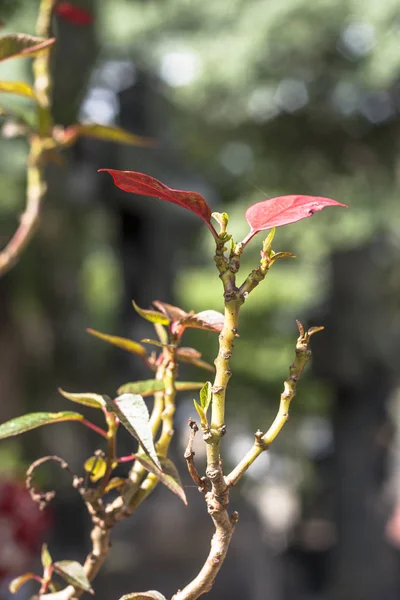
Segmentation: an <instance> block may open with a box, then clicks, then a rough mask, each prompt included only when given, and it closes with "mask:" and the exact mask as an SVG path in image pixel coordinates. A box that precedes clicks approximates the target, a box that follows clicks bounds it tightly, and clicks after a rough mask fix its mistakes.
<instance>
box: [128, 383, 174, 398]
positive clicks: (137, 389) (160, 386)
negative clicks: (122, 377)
mask: <svg viewBox="0 0 400 600" xmlns="http://www.w3.org/2000/svg"><path fill="white" fill-rule="evenodd" d="M164 389H165V384H164V382H163V381H157V379H145V380H143V381H132V382H131V383H125V384H124V385H121V387H120V388H118V395H119V396H120V395H121V394H140V395H141V396H143V398H145V397H146V396H152V395H153V394H155V393H156V392H162V391H163V390H164Z"/></svg>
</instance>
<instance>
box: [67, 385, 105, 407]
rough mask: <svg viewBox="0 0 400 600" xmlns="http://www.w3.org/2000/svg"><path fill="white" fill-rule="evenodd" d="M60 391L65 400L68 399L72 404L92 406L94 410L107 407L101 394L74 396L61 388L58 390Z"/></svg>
mask: <svg viewBox="0 0 400 600" xmlns="http://www.w3.org/2000/svg"><path fill="white" fill-rule="evenodd" d="M58 391H59V392H60V394H61V395H62V396H64V398H67V400H72V402H76V403H77V404H83V405H84V406H91V407H92V408H103V407H104V406H105V405H106V403H105V400H104V396H102V395H100V394H92V393H91V392H86V393H81V394H72V393H71V392H66V391H65V390H62V389H61V388H58Z"/></svg>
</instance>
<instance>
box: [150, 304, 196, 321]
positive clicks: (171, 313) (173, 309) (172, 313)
mask: <svg viewBox="0 0 400 600" xmlns="http://www.w3.org/2000/svg"><path fill="white" fill-rule="evenodd" d="M153 304H154V306H155V307H156V308H158V310H159V311H161V312H162V313H163V314H164V315H165V316H166V317H168V318H169V319H170V320H171V321H181V320H182V319H185V318H186V317H187V316H188V313H187V312H185V311H184V310H182V309H181V308H179V307H178V306H173V305H172V304H167V303H166V302H160V300H154V302H153Z"/></svg>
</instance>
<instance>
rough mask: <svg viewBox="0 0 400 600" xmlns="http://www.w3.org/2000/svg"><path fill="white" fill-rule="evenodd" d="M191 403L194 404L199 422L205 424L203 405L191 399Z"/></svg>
mask: <svg viewBox="0 0 400 600" xmlns="http://www.w3.org/2000/svg"><path fill="white" fill-rule="evenodd" d="M193 404H194V407H195V409H196V411H197V414H198V415H199V417H200V421H201V424H202V425H207V417H206V413H205V412H204V409H203V407H202V406H200V404H198V403H197V402H196V400H193Z"/></svg>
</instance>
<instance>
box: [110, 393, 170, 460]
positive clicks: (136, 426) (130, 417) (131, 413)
mask: <svg viewBox="0 0 400 600" xmlns="http://www.w3.org/2000/svg"><path fill="white" fill-rule="evenodd" d="M107 408H108V410H109V411H110V412H113V413H115V414H116V415H117V417H118V418H119V420H120V421H121V423H122V425H123V426H124V427H125V428H126V429H127V430H128V431H129V433H130V434H131V435H133V437H135V438H136V439H137V441H138V442H139V444H140V446H141V447H142V448H143V450H144V451H145V453H146V454H147V456H148V457H149V458H150V460H151V461H152V462H153V463H154V464H155V465H156V467H158V468H161V465H160V461H159V460H158V458H157V454H156V450H155V447H154V441H153V436H152V432H151V427H150V423H149V411H148V410H147V406H146V403H145V401H144V400H143V398H142V396H139V394H122V395H121V396H118V398H116V399H115V401H114V402H112V401H111V400H107Z"/></svg>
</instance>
